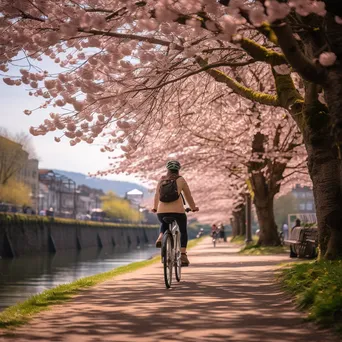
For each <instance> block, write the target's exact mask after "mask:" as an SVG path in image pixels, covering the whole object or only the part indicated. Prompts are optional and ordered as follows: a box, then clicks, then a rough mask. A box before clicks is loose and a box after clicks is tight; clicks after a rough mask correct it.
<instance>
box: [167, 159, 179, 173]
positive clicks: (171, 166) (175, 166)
mask: <svg viewBox="0 0 342 342" xmlns="http://www.w3.org/2000/svg"><path fill="white" fill-rule="evenodd" d="M166 168H167V169H168V170H173V171H178V170H180V168H181V165H180V164H179V162H178V161H177V160H170V161H168V162H167V164H166Z"/></svg>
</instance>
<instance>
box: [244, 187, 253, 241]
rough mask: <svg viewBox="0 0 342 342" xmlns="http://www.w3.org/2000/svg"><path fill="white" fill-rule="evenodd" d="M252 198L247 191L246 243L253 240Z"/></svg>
mask: <svg viewBox="0 0 342 342" xmlns="http://www.w3.org/2000/svg"><path fill="white" fill-rule="evenodd" d="M252 241H253V240H252V199H251V194H250V193H249V192H246V240H245V242H246V244H247V245H248V244H250V243H251V242H252Z"/></svg>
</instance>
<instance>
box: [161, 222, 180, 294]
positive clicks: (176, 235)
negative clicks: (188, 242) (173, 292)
mask: <svg viewBox="0 0 342 342" xmlns="http://www.w3.org/2000/svg"><path fill="white" fill-rule="evenodd" d="M161 260H162V263H163V264H164V280H165V285H166V288H170V287H171V283H172V269H173V268H175V276H176V280H177V281H178V282H179V281H180V279H181V249H180V230H179V226H178V224H177V222H176V221H172V222H171V223H169V225H168V229H167V231H166V232H165V233H164V236H163V242H162V250H161Z"/></svg>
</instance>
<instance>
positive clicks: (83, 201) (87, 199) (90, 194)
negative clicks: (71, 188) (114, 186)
mask: <svg viewBox="0 0 342 342" xmlns="http://www.w3.org/2000/svg"><path fill="white" fill-rule="evenodd" d="M102 196H104V192H103V191H102V190H100V189H92V188H90V187H88V186H86V185H79V186H78V187H77V215H78V216H80V215H87V214H90V213H91V211H92V210H94V209H98V208H101V205H102V202H101V198H102Z"/></svg>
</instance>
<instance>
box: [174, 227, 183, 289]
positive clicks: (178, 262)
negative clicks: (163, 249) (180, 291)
mask: <svg viewBox="0 0 342 342" xmlns="http://www.w3.org/2000/svg"><path fill="white" fill-rule="evenodd" d="M175 276H176V279H177V281H178V282H180V280H181V276H182V259H181V250H180V232H179V233H178V235H177V238H176V246H175Z"/></svg>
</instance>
